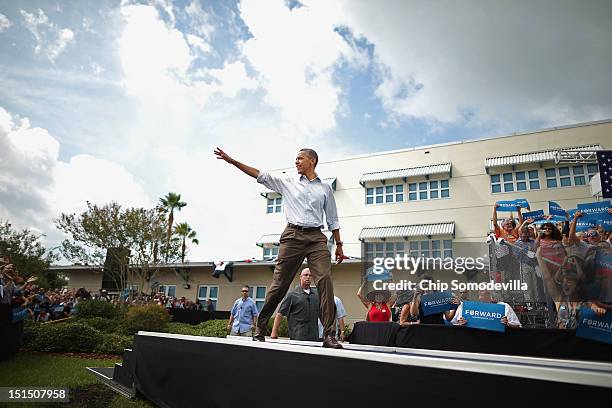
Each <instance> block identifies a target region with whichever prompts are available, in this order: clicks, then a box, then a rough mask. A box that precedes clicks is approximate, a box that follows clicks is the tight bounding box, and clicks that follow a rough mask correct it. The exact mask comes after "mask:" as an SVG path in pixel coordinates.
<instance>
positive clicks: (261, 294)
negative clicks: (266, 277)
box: [249, 286, 266, 312]
mask: <svg viewBox="0 0 612 408" xmlns="http://www.w3.org/2000/svg"><path fill="white" fill-rule="evenodd" d="M249 297H251V298H253V300H254V301H255V305H257V311H258V312H261V308H262V307H263V305H264V301H265V300H266V287H265V286H249Z"/></svg>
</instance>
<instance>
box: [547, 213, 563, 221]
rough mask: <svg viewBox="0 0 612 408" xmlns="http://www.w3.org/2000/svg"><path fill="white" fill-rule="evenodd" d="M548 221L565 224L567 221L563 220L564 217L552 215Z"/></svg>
mask: <svg viewBox="0 0 612 408" xmlns="http://www.w3.org/2000/svg"><path fill="white" fill-rule="evenodd" d="M548 221H550V222H565V221H567V219H566V218H565V216H563V217H562V216H560V215H552V216H551V217H550V218H549V219H548Z"/></svg>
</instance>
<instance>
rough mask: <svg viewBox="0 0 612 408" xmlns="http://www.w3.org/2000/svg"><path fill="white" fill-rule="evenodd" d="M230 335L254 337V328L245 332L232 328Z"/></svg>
mask: <svg viewBox="0 0 612 408" xmlns="http://www.w3.org/2000/svg"><path fill="white" fill-rule="evenodd" d="M230 336H244V337H253V330H252V329H249V330H248V331H245V332H240V331H238V330H234V329H232V330H231V331H230Z"/></svg>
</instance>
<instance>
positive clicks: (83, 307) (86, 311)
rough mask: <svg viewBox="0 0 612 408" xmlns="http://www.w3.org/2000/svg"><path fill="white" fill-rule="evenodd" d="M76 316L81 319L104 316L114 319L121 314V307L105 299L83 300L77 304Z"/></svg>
mask: <svg viewBox="0 0 612 408" xmlns="http://www.w3.org/2000/svg"><path fill="white" fill-rule="evenodd" d="M76 316H77V317H78V318H80V319H88V318H92V317H104V318H107V319H114V318H118V317H120V316H121V311H120V310H119V308H118V307H117V306H115V305H113V304H111V303H109V302H106V301H104V300H83V301H80V302H79V303H78V304H77V306H76Z"/></svg>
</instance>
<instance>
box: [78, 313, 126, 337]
mask: <svg viewBox="0 0 612 408" xmlns="http://www.w3.org/2000/svg"><path fill="white" fill-rule="evenodd" d="M78 322H79V323H84V324H86V325H88V326H91V327H93V328H94V329H98V330H100V331H101V332H104V333H115V332H116V331H117V330H118V328H119V325H120V324H121V321H120V320H119V319H107V318H104V317H90V318H87V319H79V320H78Z"/></svg>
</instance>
